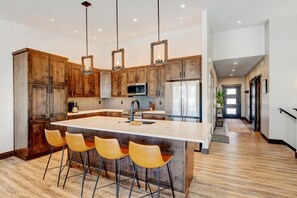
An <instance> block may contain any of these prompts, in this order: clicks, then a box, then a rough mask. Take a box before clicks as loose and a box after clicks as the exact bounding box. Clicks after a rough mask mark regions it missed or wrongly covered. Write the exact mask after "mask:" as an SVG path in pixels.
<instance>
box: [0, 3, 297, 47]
mask: <svg viewBox="0 0 297 198" xmlns="http://www.w3.org/2000/svg"><path fill="white" fill-rule="evenodd" d="M81 2H83V0H47V1H45V0H42V1H41V0H6V1H1V2H0V19H4V20H8V21H13V22H17V23H21V24H25V25H29V26H33V27H36V28H40V29H44V30H47V31H50V32H55V33H59V34H63V35H67V36H70V37H75V38H78V39H81V40H84V39H85V9H84V7H83V6H82V5H81ZM89 2H91V3H92V4H93V5H92V6H91V7H89V37H90V42H96V43H99V44H110V43H114V42H115V40H114V38H115V0H89ZM156 2H157V0H119V17H120V21H119V26H120V29H119V34H120V36H119V39H120V42H121V41H127V40H131V39H136V38H141V37H145V36H150V35H157V30H156V27H157V11H156V10H157V7H156V6H157V5H156ZM182 4H185V5H186V6H185V8H181V5H182ZM205 9H206V10H208V11H209V14H210V20H211V25H212V28H213V31H214V32H222V31H227V30H232V29H238V28H243V27H248V26H255V25H260V24H264V22H265V21H267V19H269V18H275V17H279V16H283V15H291V14H296V13H297V1H296V0H160V10H161V32H168V31H173V30H176V29H180V28H184V27H189V26H193V25H198V24H200V23H201V11H202V10H205ZM180 17H182V20H181V19H180ZM133 18H137V19H138V21H137V22H134V21H133ZM51 19H54V20H55V21H54V22H51ZM238 20H241V21H242V22H243V23H242V24H238V23H237V21H238ZM98 29H102V32H99V31H98ZM74 30H77V31H78V33H74ZM133 34H135V35H133ZM95 37H96V39H95ZM156 38H157V36H156Z"/></svg>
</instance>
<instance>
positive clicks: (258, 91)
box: [249, 74, 262, 131]
mask: <svg viewBox="0 0 297 198" xmlns="http://www.w3.org/2000/svg"><path fill="white" fill-rule="evenodd" d="M261 77H262V75H261V74H260V75H258V76H255V77H254V78H253V79H251V80H250V83H249V84H250V97H249V100H250V101H249V102H250V124H252V93H251V91H252V86H253V84H254V85H255V121H254V124H252V125H253V130H254V131H261Z"/></svg>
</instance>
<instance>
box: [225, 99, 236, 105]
mask: <svg viewBox="0 0 297 198" xmlns="http://www.w3.org/2000/svg"><path fill="white" fill-rule="evenodd" d="M227 104H228V105H236V98H227Z"/></svg>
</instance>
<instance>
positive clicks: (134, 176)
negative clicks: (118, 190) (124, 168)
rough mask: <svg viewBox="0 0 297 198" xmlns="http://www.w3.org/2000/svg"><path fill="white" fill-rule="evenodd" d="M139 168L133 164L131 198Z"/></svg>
mask: <svg viewBox="0 0 297 198" xmlns="http://www.w3.org/2000/svg"><path fill="white" fill-rule="evenodd" d="M137 169H138V167H137V166H136V165H135V166H133V180H132V184H131V188H130V193H129V198H130V197H131V195H132V189H133V186H134V181H135V178H136V172H137Z"/></svg>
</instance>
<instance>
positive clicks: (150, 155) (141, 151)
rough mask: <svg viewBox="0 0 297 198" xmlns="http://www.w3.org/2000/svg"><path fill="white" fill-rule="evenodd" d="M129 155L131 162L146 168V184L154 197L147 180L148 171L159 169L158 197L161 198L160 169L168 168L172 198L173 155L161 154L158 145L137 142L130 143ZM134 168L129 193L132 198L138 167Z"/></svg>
mask: <svg viewBox="0 0 297 198" xmlns="http://www.w3.org/2000/svg"><path fill="white" fill-rule="evenodd" d="M129 155H130V158H131V160H132V161H133V162H134V163H135V164H136V165H137V166H140V167H143V168H145V170H146V178H145V183H146V185H147V184H148V187H149V190H150V195H151V196H152V197H153V193H152V191H151V188H150V184H149V182H148V179H147V169H157V177H158V197H160V168H161V167H163V166H165V165H166V166H167V171H168V176H169V182H170V187H171V191H172V196H173V197H175V195H174V188H173V181H172V177H171V173H170V170H169V162H170V161H171V160H172V159H173V155H165V154H161V150H160V147H159V146H158V145H143V144H137V143H135V142H132V141H129ZM137 166H135V168H134V178H133V182H132V184H131V189H130V193H129V197H131V194H132V189H133V185H134V181H135V178H136V174H137V169H138V167H137Z"/></svg>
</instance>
